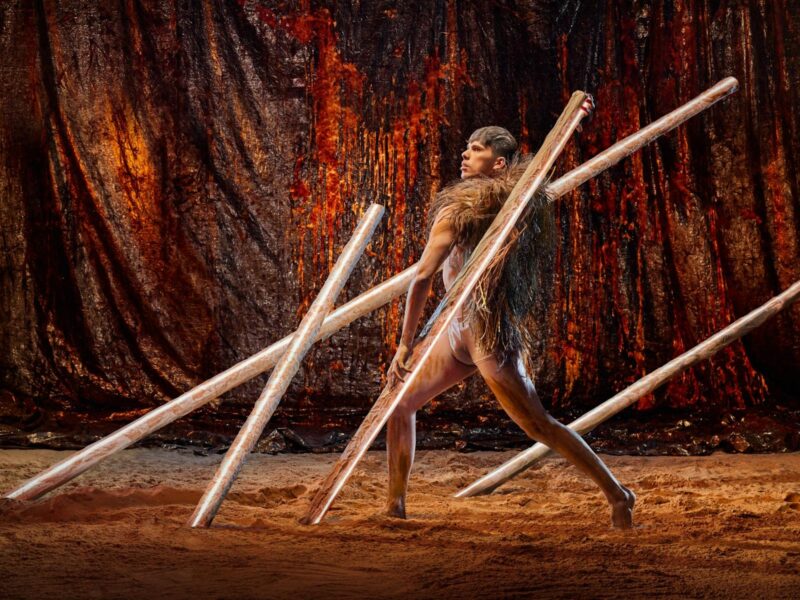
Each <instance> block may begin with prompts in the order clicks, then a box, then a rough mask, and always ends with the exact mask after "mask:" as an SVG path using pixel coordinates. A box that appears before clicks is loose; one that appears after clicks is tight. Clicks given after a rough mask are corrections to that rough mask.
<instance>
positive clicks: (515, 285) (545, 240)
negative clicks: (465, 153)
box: [428, 156, 555, 363]
mask: <svg viewBox="0 0 800 600" xmlns="http://www.w3.org/2000/svg"><path fill="white" fill-rule="evenodd" d="M531 158H532V157H531V156H526V157H517V158H516V159H515V160H514V161H512V162H511V164H510V165H509V167H508V168H507V169H505V171H504V172H503V173H502V174H500V175H498V176H495V177H471V178H468V179H464V180H459V181H456V182H453V183H451V184H449V185H447V186H446V187H444V188H443V189H442V190H441V191H440V192H439V193H438V194H437V195H436V198H435V199H434V201H433V204H432V205H431V209H430V212H429V214H428V229H429V230H430V228H431V227H432V226H433V223H434V222H435V221H436V219H437V216H438V215H442V218H447V219H449V220H450V222H451V223H452V225H453V228H454V230H455V239H456V242H455V243H456V244H458V245H460V246H462V247H463V248H464V249H465V250H466V252H467V255H469V254H470V253H471V252H472V250H473V249H474V248H475V246H477V245H478V242H479V241H480V240H481V238H482V237H483V234H484V233H485V232H486V230H487V229H488V227H489V225H490V224H491V223H492V221H493V220H494V218H495V216H496V215H497V213H498V211H499V210H500V207H501V206H503V204H504V203H505V201H506V199H507V198H508V196H509V194H510V193H511V190H512V189H513V187H514V185H515V184H516V183H517V181H518V180H519V178H520V177H522V174H523V173H524V172H525V169H526V168H527V167H528V165H529V164H530V161H531ZM542 188H544V186H542ZM554 246H555V219H554V210H553V204H552V202H550V201H549V199H548V198H547V196H546V195H545V194H544V193H543V192H542V193H539V194H537V196H536V197H534V198H533V199H532V200H531V201H530V203H529V205H528V210H527V211H526V213H525V214H524V215H523V217H522V218H521V219H520V220H519V222H518V223H517V227H516V228H515V230H514V232H513V234H512V235H511V237H510V239H509V240H507V242H506V244H505V245H504V246H503V248H502V249H501V251H500V252H499V253H498V255H497V256H496V257H495V260H494V261H493V262H492V263H491V265H490V267H489V268H488V269H487V271H486V273H484V275H483V277H482V278H481V279H480V282H479V283H478V286H477V288H476V289H475V291H473V293H472V294H471V296H470V298H469V299H468V301H467V304H466V309H465V310H464V311H463V315H464V318H465V319H467V320H469V321H470V324H471V326H472V327H473V331H474V332H475V333H476V340H477V341H478V344H479V345H480V346H481V348H482V349H483V350H484V351H488V352H492V353H494V354H495V356H497V357H498V358H499V359H500V360H501V362H503V363H504V362H506V361H508V360H509V359H512V358H513V357H515V356H519V355H522V356H523V357H524V358H526V359H527V358H528V357H527V354H528V352H529V350H530V348H531V346H532V344H533V343H534V341H535V339H536V335H535V334H536V328H537V326H538V323H537V322H536V318H535V317H536V315H534V314H533V313H534V308H535V303H536V300H537V296H538V297H540V298H539V299H540V300H541V299H544V300H545V301H546V300H547V292H548V291H549V289H550V287H551V281H550V277H551V275H552V257H553V249H554ZM467 260H468V256H467V258H466V259H465V262H464V264H466V261H467ZM438 312H439V311H438V310H437V313H438ZM526 362H527V360H526Z"/></svg>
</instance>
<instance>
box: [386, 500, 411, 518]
mask: <svg viewBox="0 0 800 600" xmlns="http://www.w3.org/2000/svg"><path fill="white" fill-rule="evenodd" d="M386 514H387V515H389V516H390V517H395V518H397V519H405V518H406V503H405V500H402V499H400V500H389V502H387V504H386Z"/></svg>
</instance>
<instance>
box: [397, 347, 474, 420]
mask: <svg viewBox="0 0 800 600" xmlns="http://www.w3.org/2000/svg"><path fill="white" fill-rule="evenodd" d="M475 370H476V368H475V366H474V365H466V364H464V363H462V362H461V361H459V360H456V358H455V357H454V356H453V352H452V349H451V348H450V341H449V340H448V338H447V336H446V335H443V336H441V337H440V338H439V340H438V341H437V342H436V344H434V346H433V349H432V351H431V354H430V356H429V357H428V360H427V361H426V362H425V364H424V365H423V367H422V370H421V371H420V373H419V375H418V376H417V377H416V379H415V380H414V383H413V384H412V386H411V389H410V390H409V391H408V393H407V395H406V399H405V400H404V401H403V404H404V405H405V407H406V408H407V409H410V410H413V411H416V410H419V409H420V408H422V407H423V406H425V405H426V404H427V403H428V402H430V401H431V400H433V399H434V398H435V397H436V396H438V395H439V394H441V393H442V392H444V391H446V390H447V389H449V388H451V387H453V386H454V385H455V384H457V383H458V382H459V381H462V380H463V379H464V378H466V377H468V376H469V375H472V374H473V373H474V372H475Z"/></svg>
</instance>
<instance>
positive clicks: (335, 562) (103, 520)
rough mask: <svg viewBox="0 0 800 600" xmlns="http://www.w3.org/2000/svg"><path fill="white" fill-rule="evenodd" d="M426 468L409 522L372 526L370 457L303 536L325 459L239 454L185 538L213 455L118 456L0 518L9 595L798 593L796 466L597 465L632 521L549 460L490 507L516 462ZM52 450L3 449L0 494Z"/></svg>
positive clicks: (374, 474) (471, 459)
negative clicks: (212, 507) (210, 509)
mask: <svg viewBox="0 0 800 600" xmlns="http://www.w3.org/2000/svg"><path fill="white" fill-rule="evenodd" d="M513 454H514V453H513V452H506V453H474V454H459V453H455V452H447V451H429V452H421V453H419V454H418V461H417V464H416V465H415V470H414V473H413V476H412V482H411V490H410V494H409V517H410V518H409V520H407V521H401V520H397V519H390V518H388V517H384V516H383V515H382V507H383V501H384V493H385V484H386V476H385V470H386V469H385V460H384V456H383V453H379V452H370V453H369V454H368V455H367V457H366V458H365V460H364V461H363V462H362V463H361V465H360V467H359V469H358V470H357V471H356V473H355V475H354V477H353V478H352V479H351V481H350V483H349V484H348V486H347V487H346V488H345V490H344V491H343V493H342V495H341V496H340V498H339V500H338V501H337V502H336V503H335V504H334V506H333V508H332V510H331V512H330V513H329V514H328V517H327V518H326V520H325V521H324V523H323V524H322V525H319V526H315V527H314V526H312V527H305V526H301V525H299V524H298V523H297V519H298V518H299V517H300V516H301V515H302V514H303V513H304V510H305V508H306V507H307V505H308V502H309V500H310V496H311V494H312V492H313V491H314V490H315V487H316V485H317V484H318V483H319V482H320V481H321V480H322V478H323V476H324V475H325V474H326V473H327V471H328V469H329V468H330V466H331V465H332V463H333V460H334V459H335V456H332V455H313V454H304V455H277V456H269V455H251V457H250V460H249V461H248V462H247V464H246V465H245V467H244V469H243V471H242V473H241V474H240V476H239V479H238V480H237V482H236V484H235V485H234V488H233V490H232V491H231V493H230V495H229V496H228V499H227V501H226V502H225V503H224V504H223V506H222V509H221V511H220V513H219V514H218V516H217V518H216V520H215V521H214V524H213V526H212V527H211V528H210V529H205V530H192V529H189V528H187V527H185V525H184V524H185V522H186V520H187V519H188V517H189V515H190V514H191V512H192V510H193V508H194V504H195V503H196V502H197V500H198V499H199V498H200V496H201V494H202V491H203V490H204V489H205V485H206V483H207V481H208V479H209V477H210V476H211V475H212V473H213V472H214V470H215V465H216V464H218V463H219V461H220V460H221V456H219V455H214V456H196V455H194V454H193V453H192V452H190V451H179V452H176V451H166V450H158V449H135V450H128V451H125V452H123V453H122V454H121V455H120V456H117V457H114V458H112V459H110V460H108V461H106V462H105V463H103V464H101V465H98V466H97V467H95V468H94V469H92V470H90V471H88V472H87V473H85V474H84V475H83V476H81V477H80V478H78V479H77V480H76V481H74V482H72V483H70V484H68V485H67V486H65V487H63V488H62V489H60V490H57V491H56V492H54V493H51V494H50V495H49V496H46V497H45V498H44V499H42V500H40V501H38V502H35V503H26V504H24V505H12V506H5V508H4V509H3V514H2V515H0V597H2V598H148V599H153V598H190V597H195V598H290V599H292V600H297V599H299V598H351V597H353V598H355V597H359V598H409V597H411V598H417V597H435V598H527V597H537V598H541V597H557V598H576V597H593V598H611V597H622V596H628V597H645V596H646V597H686V596H691V597H701V596H702V597H720V598H729V597H759V598H767V597H770V598H772V597H775V598H797V597H798V596H800V454H798V453H795V454H772V455H726V454H715V455H712V456H710V457H708V456H707V457H612V456H606V457H604V458H605V459H606V460H607V462H608V464H609V465H610V466H611V468H612V469H613V470H614V471H615V473H617V475H618V476H619V477H620V479H621V480H622V481H623V482H624V483H626V484H627V485H629V486H630V487H631V488H632V489H633V490H634V491H635V492H636V493H637V494H638V496H639V502H638V506H637V511H636V515H635V518H636V521H637V523H638V526H637V527H636V528H635V529H634V530H632V531H618V530H614V529H612V528H611V527H610V526H609V511H608V509H607V505H606V504H605V501H604V499H603V498H602V496H601V495H600V494H599V492H598V491H597V490H596V488H595V487H594V485H593V484H592V483H591V481H589V480H588V479H587V478H585V477H584V476H582V475H581V474H579V473H578V472H577V471H576V470H575V469H574V468H572V467H570V466H568V465H567V464H566V463H565V462H564V461H563V460H562V459H560V458H548V459H545V460H544V461H542V462H541V463H540V464H539V465H538V466H536V467H534V468H532V469H530V470H529V471H528V472H526V473H525V474H523V475H522V476H520V477H518V478H517V479H516V480H514V481H513V482H510V483H508V484H506V485H505V486H504V487H503V488H501V489H500V490H498V491H497V492H495V493H494V494H493V495H491V496H487V497H483V498H477V499H470V500H457V499H454V498H452V497H451V495H452V493H453V492H455V491H456V490H457V489H459V487H461V486H463V485H465V484H467V483H469V482H471V481H473V480H474V479H475V478H476V477H477V476H479V475H480V474H482V473H483V472H485V470H487V469H488V468H489V467H491V466H493V465H497V464H499V463H501V462H502V461H503V460H506V459H508V458H509V457H510V456H512V455H513ZM63 456H66V453H64V452H57V451H48V450H5V451H0V473H1V474H0V488H2V489H3V490H8V489H10V488H11V487H13V486H14V485H16V484H18V483H21V482H22V481H23V480H25V479H26V478H28V477H30V476H32V475H34V474H36V473H38V472H39V471H40V470H41V469H43V468H44V467H46V466H48V465H50V464H52V463H53V462H55V461H56V460H58V459H60V458H61V457H63Z"/></svg>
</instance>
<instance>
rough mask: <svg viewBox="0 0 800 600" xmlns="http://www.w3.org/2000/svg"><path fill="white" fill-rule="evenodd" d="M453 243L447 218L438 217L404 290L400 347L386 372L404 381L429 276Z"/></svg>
mask: <svg viewBox="0 0 800 600" xmlns="http://www.w3.org/2000/svg"><path fill="white" fill-rule="evenodd" d="M454 242H455V236H454V232H453V228H452V226H451V223H450V220H449V219H448V218H447V215H446V214H444V215H440V216H439V217H438V218H437V219H436V222H435V223H434V224H433V227H432V228H431V233H430V236H429V237H428V242H427V243H426V244H425V249H424V250H423V252H422V257H421V258H420V259H419V262H418V263H417V272H416V275H415V276H414V280H413V281H412V282H411V285H410V286H409V288H408V296H407V298H406V310H405V314H404V316H403V333H402V334H401V335H400V344H399V346H398V347H397V353H396V354H395V358H394V361H393V362H392V366H391V369H390V372H391V373H393V374H394V375H396V376H398V377H400V378H401V379H403V378H404V376H405V373H403V371H405V372H408V370H409V365H408V364H407V362H406V361H407V359H408V357H409V356H410V354H411V347H412V346H413V343H414V334H416V332H417V326H418V325H419V320H420V318H421V317H422V313H423V311H424V310H425V303H426V301H427V299H428V295H429V294H430V291H431V287H432V286H433V277H434V276H435V275H436V273H437V272H438V271H439V267H441V266H442V264H443V263H444V261H445V260H446V259H447V256H448V255H449V254H450V250H451V249H452V247H453V244H454Z"/></svg>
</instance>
